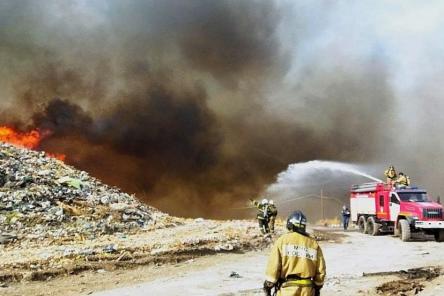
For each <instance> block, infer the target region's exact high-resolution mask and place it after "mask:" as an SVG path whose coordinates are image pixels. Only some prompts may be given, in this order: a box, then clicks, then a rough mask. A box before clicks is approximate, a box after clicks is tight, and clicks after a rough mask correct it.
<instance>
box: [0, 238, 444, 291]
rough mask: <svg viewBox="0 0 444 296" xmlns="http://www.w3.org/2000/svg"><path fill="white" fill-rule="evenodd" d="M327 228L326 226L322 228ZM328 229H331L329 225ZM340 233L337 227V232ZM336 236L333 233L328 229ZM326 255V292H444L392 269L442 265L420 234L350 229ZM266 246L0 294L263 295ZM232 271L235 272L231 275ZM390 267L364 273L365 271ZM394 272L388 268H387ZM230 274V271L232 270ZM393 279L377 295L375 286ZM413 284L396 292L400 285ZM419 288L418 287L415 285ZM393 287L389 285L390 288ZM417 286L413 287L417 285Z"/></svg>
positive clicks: (439, 281) (440, 283)
mask: <svg viewBox="0 0 444 296" xmlns="http://www.w3.org/2000/svg"><path fill="white" fill-rule="evenodd" d="M323 231H325V229H323ZM329 231H331V230H329ZM340 235H342V232H339V234H338V236H340ZM330 236H331V237H335V236H336V234H335V233H331V234H330ZM321 246H322V248H323V250H324V253H325V257H326V260H327V270H328V280H327V282H326V284H325V288H324V290H323V294H324V295H332V296H339V295H415V294H414V293H417V294H416V295H424V296H432V295H441V294H442V295H444V294H443V291H444V277H443V276H442V275H440V276H438V277H436V278H430V279H427V278H421V277H419V278H418V279H409V278H407V277H406V273H399V274H397V273H394V271H399V270H407V269H409V268H419V267H428V266H438V267H443V268H444V261H443V260H442V258H443V256H444V245H443V244H439V243H436V242H434V241H433V240H424V239H423V238H422V239H418V240H416V241H412V242H408V243H404V242H401V241H400V240H399V239H397V238H394V237H392V236H378V237H370V236H367V235H363V234H360V233H357V232H348V233H347V237H346V238H345V239H343V243H333V242H328V241H324V242H321ZM267 254H268V250H263V251H251V252H246V253H242V252H235V253H229V254H222V253H219V254H216V255H212V256H205V257H199V258H197V257H196V258H194V259H190V260H187V261H185V262H181V263H177V264H172V263H168V264H161V263H159V264H157V265H156V264H154V265H153V264H151V265H144V266H138V267H135V268H133V269H129V270H113V268H109V269H101V270H96V271H87V272H84V273H81V274H78V275H70V276H66V277H61V278H57V279H53V280H50V281H46V282H26V281H25V282H22V283H19V284H12V285H10V286H9V287H6V288H0V294H1V295H5V296H6V295H7V296H9V295H11V296H12V295H14V296H18V295H62V294H63V295H65V296H71V295H95V296H114V295H115V296H117V295H119V296H125V295H131V296H137V295H183V293H184V291H186V292H187V294H190V295H224V296H228V295H262V294H261V290H260V289H258V288H259V287H260V286H261V284H262V281H263V272H264V268H265V264H266V261H267ZM233 272H235V273H236V274H237V275H238V276H237V275H234V274H233ZM378 272H383V273H384V272H386V273H387V272H389V273H388V274H382V275H373V276H372V275H370V276H363V273H378ZM390 272H392V273H390ZM232 274H233V276H230V275H232ZM387 282H391V283H390V284H389V285H388V290H387V291H385V292H384V293H381V294H378V293H377V291H376V287H378V286H381V285H382V284H383V283H387ZM405 282H407V283H409V284H410V283H415V285H413V289H410V288H411V287H409V289H410V290H408V289H407V290H408V291H406V292H403V293H404V294H399V293H397V292H394V290H393V289H395V290H396V289H398V290H399V291H400V290H401V289H403V288H405V287H404V286H403V285H401V284H405ZM418 287H419V288H418ZM390 288H392V290H390ZM415 289H416V290H418V289H419V290H421V291H416V290H415Z"/></svg>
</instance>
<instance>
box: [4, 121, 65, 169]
mask: <svg viewBox="0 0 444 296" xmlns="http://www.w3.org/2000/svg"><path fill="white" fill-rule="evenodd" d="M50 134H51V132H50V131H45V132H41V131H40V130H38V129H35V130H31V131H29V132H20V131H17V130H15V129H14V128H12V127H9V126H0V142H5V143H9V144H12V145H14V146H17V147H22V148H27V149H32V150H36V149H38V148H39V147H40V144H41V143H42V141H43V140H44V139H45V138H47V137H48V136H50ZM46 155H47V156H49V157H53V158H57V159H59V160H62V161H64V160H65V159H66V155H64V154H53V153H46Z"/></svg>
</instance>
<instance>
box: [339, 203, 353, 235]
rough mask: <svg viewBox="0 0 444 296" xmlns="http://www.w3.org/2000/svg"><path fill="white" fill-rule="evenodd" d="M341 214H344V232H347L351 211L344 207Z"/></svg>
mask: <svg viewBox="0 0 444 296" xmlns="http://www.w3.org/2000/svg"><path fill="white" fill-rule="evenodd" d="M341 214H342V225H343V226H344V230H347V228H348V222H349V221H350V216H351V214H350V210H349V209H348V208H347V206H346V205H344V206H343V207H342V211H341Z"/></svg>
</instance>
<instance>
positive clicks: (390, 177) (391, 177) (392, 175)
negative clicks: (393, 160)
mask: <svg viewBox="0 0 444 296" xmlns="http://www.w3.org/2000/svg"><path fill="white" fill-rule="evenodd" d="M384 175H385V176H386V177H387V184H388V185H392V186H393V185H394V183H395V180H396V178H397V177H398V174H397V173H396V170H395V167H394V166H392V165H391V166H389V168H388V169H386V170H385V171H384Z"/></svg>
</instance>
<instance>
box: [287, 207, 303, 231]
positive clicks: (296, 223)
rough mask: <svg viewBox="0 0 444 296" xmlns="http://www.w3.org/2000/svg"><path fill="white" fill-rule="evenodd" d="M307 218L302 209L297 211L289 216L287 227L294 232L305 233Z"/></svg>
mask: <svg viewBox="0 0 444 296" xmlns="http://www.w3.org/2000/svg"><path fill="white" fill-rule="evenodd" d="M306 227H307V218H306V217H305V215H304V213H302V212H301V211H295V212H293V213H291V214H290V216H288V218H287V229H288V230H290V231H293V232H299V233H302V234H305V233H306V232H305V230H306Z"/></svg>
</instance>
